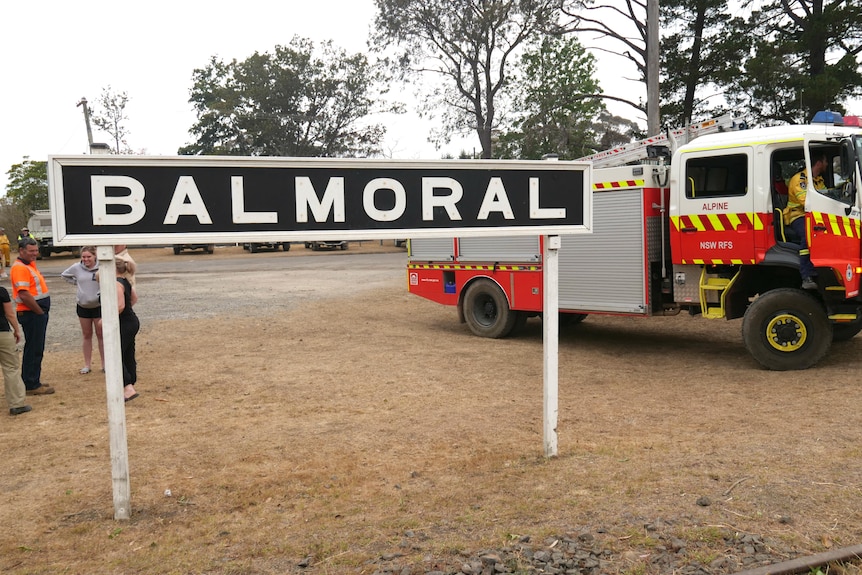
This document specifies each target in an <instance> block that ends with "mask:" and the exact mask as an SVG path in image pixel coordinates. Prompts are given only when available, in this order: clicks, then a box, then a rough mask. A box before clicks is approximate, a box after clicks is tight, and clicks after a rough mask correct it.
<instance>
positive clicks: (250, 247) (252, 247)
mask: <svg viewBox="0 0 862 575" xmlns="http://www.w3.org/2000/svg"><path fill="white" fill-rule="evenodd" d="M259 249H260V248H259V247H258V245H257V244H248V251H250V252H251V253H253V254H256V253H257V251H258V250H259Z"/></svg>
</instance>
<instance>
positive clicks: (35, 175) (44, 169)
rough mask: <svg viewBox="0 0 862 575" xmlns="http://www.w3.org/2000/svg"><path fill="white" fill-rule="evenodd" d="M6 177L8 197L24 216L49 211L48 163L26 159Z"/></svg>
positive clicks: (14, 166) (14, 165)
mask: <svg viewBox="0 0 862 575" xmlns="http://www.w3.org/2000/svg"><path fill="white" fill-rule="evenodd" d="M6 175H7V176H9V183H8V184H6V197H7V198H8V199H9V200H10V201H11V202H12V203H13V204H15V205H16V206H18V208H19V209H20V210H21V211H22V212H23V213H24V214H26V215H27V216H29V214H30V212H31V211H33V210H47V209H48V162H34V161H32V160H29V159H27V158H26V157H25V158H24V160H23V161H22V162H21V163H20V164H13V165H12V167H11V168H10V169H9V171H8V172H6Z"/></svg>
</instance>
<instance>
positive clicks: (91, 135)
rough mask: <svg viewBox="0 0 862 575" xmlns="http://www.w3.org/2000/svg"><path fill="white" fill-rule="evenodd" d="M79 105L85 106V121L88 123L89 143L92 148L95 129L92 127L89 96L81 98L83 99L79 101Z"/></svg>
mask: <svg viewBox="0 0 862 575" xmlns="http://www.w3.org/2000/svg"><path fill="white" fill-rule="evenodd" d="M78 106H83V107H84V123H85V124H87V143H88V144H89V146H90V149H91V150H92V148H93V130H92V128H90V108H89V106H87V98H81V101H80V102H78Z"/></svg>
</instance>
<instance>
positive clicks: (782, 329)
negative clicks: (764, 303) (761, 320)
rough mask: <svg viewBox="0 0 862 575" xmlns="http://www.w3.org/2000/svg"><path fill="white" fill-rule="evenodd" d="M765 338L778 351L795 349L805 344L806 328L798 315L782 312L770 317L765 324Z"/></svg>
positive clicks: (806, 337)
mask: <svg viewBox="0 0 862 575" xmlns="http://www.w3.org/2000/svg"><path fill="white" fill-rule="evenodd" d="M766 339H767V340H768V341H769V344H770V345H771V346H772V347H773V348H775V349H777V350H778V351H787V352H790V351H796V350H798V349H799V348H801V347H802V346H803V345H805V341H806V340H807V339H808V330H806V329H805V324H804V323H803V322H802V321H800V320H799V318H798V317H796V316H795V315H792V314H789V313H783V314H780V315H777V316H775V317H774V318H772V319H771V320H770V321H769V323H768V324H767V325H766Z"/></svg>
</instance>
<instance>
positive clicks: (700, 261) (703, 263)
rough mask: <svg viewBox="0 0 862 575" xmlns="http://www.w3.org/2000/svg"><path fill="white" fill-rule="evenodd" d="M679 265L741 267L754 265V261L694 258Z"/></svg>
mask: <svg viewBox="0 0 862 575" xmlns="http://www.w3.org/2000/svg"><path fill="white" fill-rule="evenodd" d="M680 263H682V264H695V265H698V266H721V265H729V266H741V265H745V264H752V265H754V263H755V261H754V259H750V260H747V261H746V260H737V259H730V260H722V259H712V258H710V259H708V260H706V259H699V258H695V259H691V260H682V261H681V262H680Z"/></svg>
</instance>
